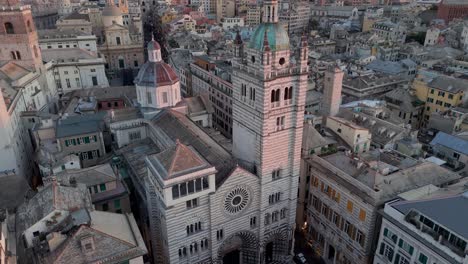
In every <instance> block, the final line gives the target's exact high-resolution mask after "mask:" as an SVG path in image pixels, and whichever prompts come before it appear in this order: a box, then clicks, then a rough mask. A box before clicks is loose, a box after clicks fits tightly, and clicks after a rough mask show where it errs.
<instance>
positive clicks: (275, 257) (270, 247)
mask: <svg viewBox="0 0 468 264" xmlns="http://www.w3.org/2000/svg"><path fill="white" fill-rule="evenodd" d="M289 233H290V230H289V228H288V227H282V228H281V227H278V228H275V229H274V230H272V231H271V232H269V233H268V234H267V235H266V236H265V237H264V239H263V241H262V247H263V262H264V263H271V262H275V263H276V262H278V263H281V262H283V261H284V260H285V258H286V257H287V256H288V248H289V239H290V238H289Z"/></svg>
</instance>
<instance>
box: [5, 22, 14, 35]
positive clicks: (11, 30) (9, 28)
mask: <svg viewBox="0 0 468 264" xmlns="http://www.w3.org/2000/svg"><path fill="white" fill-rule="evenodd" d="M5 32H6V33H7V34H15V28H14V27H13V24H12V23H10V22H6V23H5Z"/></svg>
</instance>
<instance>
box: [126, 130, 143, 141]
mask: <svg viewBox="0 0 468 264" xmlns="http://www.w3.org/2000/svg"><path fill="white" fill-rule="evenodd" d="M128 139H129V141H133V140H138V139H141V132H140V131H133V132H130V133H128Z"/></svg>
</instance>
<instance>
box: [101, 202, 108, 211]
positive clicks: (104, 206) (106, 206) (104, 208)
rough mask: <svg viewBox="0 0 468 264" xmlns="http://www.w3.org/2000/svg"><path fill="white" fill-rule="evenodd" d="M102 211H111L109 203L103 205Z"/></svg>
mask: <svg viewBox="0 0 468 264" xmlns="http://www.w3.org/2000/svg"><path fill="white" fill-rule="evenodd" d="M102 210H103V211H109V205H108V204H107V203H103V204H102Z"/></svg>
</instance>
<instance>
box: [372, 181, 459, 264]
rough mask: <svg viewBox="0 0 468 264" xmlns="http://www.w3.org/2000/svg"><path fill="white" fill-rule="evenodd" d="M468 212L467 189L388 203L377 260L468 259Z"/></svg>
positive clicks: (382, 263) (378, 263)
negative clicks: (456, 192) (458, 192)
mask: <svg viewBox="0 0 468 264" xmlns="http://www.w3.org/2000/svg"><path fill="white" fill-rule="evenodd" d="M465 184H466V183H465ZM462 189H463V188H462ZM452 192H453V190H452ZM467 212H468V191H466V189H465V192H464V193H461V194H453V193H452V194H451V193H450V192H448V193H441V192H440V191H439V190H437V191H436V192H434V193H433V194H431V195H427V196H424V197H418V198H417V199H408V200H406V199H398V200H397V201H392V202H389V203H387V204H385V208H384V210H383V212H382V215H383V220H382V227H381V229H380V236H379V241H378V244H377V245H378V247H377V251H376V252H375V259H374V264H387V263H408V264H410V263H411V264H428V263H437V264H449V263H459V264H462V263H467V262H468V253H467V252H468V251H467V249H468V247H467V244H468V229H467V225H466V223H467V222H468V214H467Z"/></svg>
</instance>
